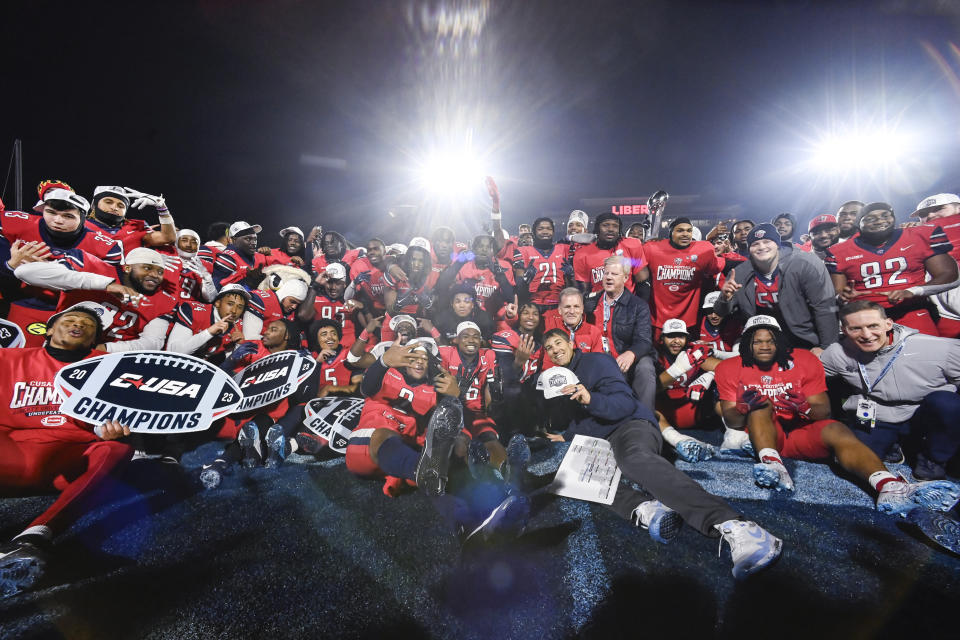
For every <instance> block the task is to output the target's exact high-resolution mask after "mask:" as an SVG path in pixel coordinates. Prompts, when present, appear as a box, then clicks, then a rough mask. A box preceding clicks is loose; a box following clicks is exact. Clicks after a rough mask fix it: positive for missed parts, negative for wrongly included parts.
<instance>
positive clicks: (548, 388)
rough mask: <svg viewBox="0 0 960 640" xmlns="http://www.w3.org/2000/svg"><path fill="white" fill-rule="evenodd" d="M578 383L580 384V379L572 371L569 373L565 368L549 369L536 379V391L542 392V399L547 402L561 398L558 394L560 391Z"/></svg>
mask: <svg viewBox="0 0 960 640" xmlns="http://www.w3.org/2000/svg"><path fill="white" fill-rule="evenodd" d="M578 382H580V378H578V377H577V374H575V373H574V372H573V371H570V369H567V368H566V367H550V368H549V369H547V370H546V371H544V372H543V373H541V374H540V377H539V378H537V389H538V390H542V391H543V397H544V398H546V399H547V400H549V399H550V398H556V397H557V396H562V395H563V394H562V393H561V392H560V390H561V389H563V388H564V387H568V386H570V385H571V384H577V383H578Z"/></svg>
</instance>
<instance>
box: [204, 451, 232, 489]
mask: <svg viewBox="0 0 960 640" xmlns="http://www.w3.org/2000/svg"><path fill="white" fill-rule="evenodd" d="M225 475H227V461H226V460H223V459H221V458H217V459H216V460H214V461H213V462H211V463H210V464H205V465H203V468H202V469H201V470H200V484H202V485H203V488H204V489H216V488H217V487H219V486H220V483H221V482H223V476H225Z"/></svg>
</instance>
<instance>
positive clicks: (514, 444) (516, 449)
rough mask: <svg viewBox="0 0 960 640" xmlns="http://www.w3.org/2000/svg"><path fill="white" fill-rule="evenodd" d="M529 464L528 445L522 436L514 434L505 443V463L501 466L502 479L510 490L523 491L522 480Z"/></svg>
mask: <svg viewBox="0 0 960 640" xmlns="http://www.w3.org/2000/svg"><path fill="white" fill-rule="evenodd" d="M529 464H530V445H529V443H528V442H527V439H526V438H524V437H523V435H522V434H519V433H517V434H514V436H513V437H512V438H510V442H508V443H507V461H506V462H505V463H504V465H503V471H504V473H503V479H504V480H505V481H506V483H507V484H508V485H510V488H511V489H515V490H517V491H522V490H523V478H524V476H525V475H526V473H527V465H529Z"/></svg>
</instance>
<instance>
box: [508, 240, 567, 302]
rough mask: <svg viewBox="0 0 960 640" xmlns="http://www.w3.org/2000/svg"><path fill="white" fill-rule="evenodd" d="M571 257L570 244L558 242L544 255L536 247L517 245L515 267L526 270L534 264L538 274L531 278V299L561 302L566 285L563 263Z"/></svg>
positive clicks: (514, 257)
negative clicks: (561, 293)
mask: <svg viewBox="0 0 960 640" xmlns="http://www.w3.org/2000/svg"><path fill="white" fill-rule="evenodd" d="M569 257H570V245H568V244H556V245H554V246H553V249H551V251H550V253H548V254H546V255H544V254H543V253H542V252H541V251H540V250H539V249H537V248H536V247H517V248H516V249H515V250H514V252H513V267H514V268H515V269H520V270H521V271H523V270H525V269H526V268H527V267H529V266H531V265H533V267H534V268H535V269H536V270H537V273H536V275H534V276H533V279H532V280H530V301H531V302H533V303H534V304H539V305H554V306H555V305H558V304H560V292H561V291H562V290H563V288H564V286H565V282H564V278H563V271H562V267H563V263H564V262H566V261H567V260H568V259H569Z"/></svg>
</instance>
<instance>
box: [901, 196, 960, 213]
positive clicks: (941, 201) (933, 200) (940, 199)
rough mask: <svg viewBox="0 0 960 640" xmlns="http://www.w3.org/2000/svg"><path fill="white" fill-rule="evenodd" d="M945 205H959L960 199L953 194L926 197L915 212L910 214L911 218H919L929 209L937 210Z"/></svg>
mask: <svg viewBox="0 0 960 640" xmlns="http://www.w3.org/2000/svg"><path fill="white" fill-rule="evenodd" d="M945 204H960V197H957V195H956V194H955V193H938V194H936V195H932V196H927V197H926V198H924V199H923V200H921V201H920V203H919V204H918V205H917V210H916V211H914V212H913V213H911V214H910V217H911V218H919V217H920V214H921V213H924V212H926V211H927V210H929V209H938V208H940V207H942V206H943V205H945Z"/></svg>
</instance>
